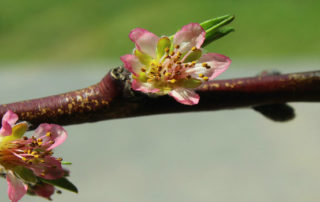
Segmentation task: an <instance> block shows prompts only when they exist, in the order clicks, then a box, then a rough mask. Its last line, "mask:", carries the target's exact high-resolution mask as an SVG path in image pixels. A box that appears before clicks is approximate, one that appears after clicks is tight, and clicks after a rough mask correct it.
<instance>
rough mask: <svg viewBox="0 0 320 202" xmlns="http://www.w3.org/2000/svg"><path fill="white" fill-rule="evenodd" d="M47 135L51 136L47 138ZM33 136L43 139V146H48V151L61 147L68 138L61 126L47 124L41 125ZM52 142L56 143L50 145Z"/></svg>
mask: <svg viewBox="0 0 320 202" xmlns="http://www.w3.org/2000/svg"><path fill="white" fill-rule="evenodd" d="M47 133H50V135H49V136H47ZM33 135H34V136H35V137H36V138H41V139H42V141H43V146H48V148H47V149H46V150H51V149H53V148H55V147H57V146H59V145H60V144H62V143H63V142H64V141H65V140H66V138H67V136H68V134H67V131H65V130H64V129H63V128H62V127H61V126H59V125H56V124H47V123H43V124H41V125H39V126H38V128H37V129H36V130H35V132H34V134H33ZM50 141H54V143H53V144H50V143H49V142H50Z"/></svg>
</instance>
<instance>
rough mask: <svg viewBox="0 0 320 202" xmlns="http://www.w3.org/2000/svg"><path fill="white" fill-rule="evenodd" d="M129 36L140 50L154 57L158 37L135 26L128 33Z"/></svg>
mask: <svg viewBox="0 0 320 202" xmlns="http://www.w3.org/2000/svg"><path fill="white" fill-rule="evenodd" d="M129 38H130V39H131V41H133V42H134V43H135V44H136V47H137V49H139V50H140V51H141V52H143V53H145V54H147V55H150V56H151V57H152V58H156V48H157V44H158V41H159V37H158V36H156V35H155V34H153V33H151V32H149V31H148V30H145V29H142V28H136V29H134V30H132V31H131V32H130V34H129Z"/></svg>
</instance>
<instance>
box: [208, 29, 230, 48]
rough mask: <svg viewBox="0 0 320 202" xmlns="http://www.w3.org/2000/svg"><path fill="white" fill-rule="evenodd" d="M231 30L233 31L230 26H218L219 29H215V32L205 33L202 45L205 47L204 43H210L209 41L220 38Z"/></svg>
mask: <svg viewBox="0 0 320 202" xmlns="http://www.w3.org/2000/svg"><path fill="white" fill-rule="evenodd" d="M233 31H234V29H233V28H232V27H226V28H220V29H218V30H216V31H215V32H210V33H208V34H207V35H206V39H205V41H204V42H203V45H202V47H205V46H206V45H208V44H210V43H211V42H213V41H215V40H217V39H220V38H222V37H224V36H226V35H227V34H229V33H231V32H233Z"/></svg>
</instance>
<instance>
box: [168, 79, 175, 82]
mask: <svg viewBox="0 0 320 202" xmlns="http://www.w3.org/2000/svg"><path fill="white" fill-rule="evenodd" d="M169 81H170V83H175V82H176V81H177V80H175V79H171V80H169Z"/></svg>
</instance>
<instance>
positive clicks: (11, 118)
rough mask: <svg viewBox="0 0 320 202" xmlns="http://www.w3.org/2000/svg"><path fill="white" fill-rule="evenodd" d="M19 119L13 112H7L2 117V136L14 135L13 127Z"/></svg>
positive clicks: (0, 131)
mask: <svg viewBox="0 0 320 202" xmlns="http://www.w3.org/2000/svg"><path fill="white" fill-rule="evenodd" d="M18 119H19V117H18V115H17V114H15V113H13V112H12V111H11V110H9V111H7V112H6V113H5V114H4V116H3V117H2V123H1V125H2V127H1V129H0V135H2V136H7V135H11V133H12V126H13V125H14V124H15V123H16V122H17V121H18Z"/></svg>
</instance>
